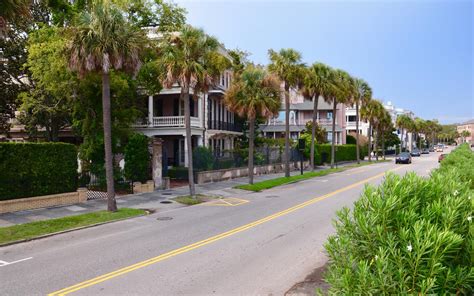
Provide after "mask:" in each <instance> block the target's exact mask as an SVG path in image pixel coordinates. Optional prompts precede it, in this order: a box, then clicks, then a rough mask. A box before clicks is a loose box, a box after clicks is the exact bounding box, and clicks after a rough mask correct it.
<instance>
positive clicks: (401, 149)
mask: <svg viewBox="0 0 474 296" xmlns="http://www.w3.org/2000/svg"><path fill="white" fill-rule="evenodd" d="M400 129H401V130H402V146H401V148H400V152H402V151H403V140H404V139H403V128H400Z"/></svg>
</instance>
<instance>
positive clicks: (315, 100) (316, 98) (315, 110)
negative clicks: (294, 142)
mask: <svg viewBox="0 0 474 296" xmlns="http://www.w3.org/2000/svg"><path fill="white" fill-rule="evenodd" d="M318 101H319V94H316V95H315V96H314V98H313V104H314V106H313V126H312V128H311V150H310V163H311V170H312V171H314V168H315V165H314V142H315V138H316V124H318V123H317V122H316V121H317V119H318Z"/></svg>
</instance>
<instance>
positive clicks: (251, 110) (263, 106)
mask: <svg viewBox="0 0 474 296" xmlns="http://www.w3.org/2000/svg"><path fill="white" fill-rule="evenodd" d="M224 103H225V104H226V106H228V107H229V109H230V110H231V111H233V112H235V113H237V114H238V115H239V116H241V117H243V118H244V117H246V118H247V120H248V122H249V156H248V167H249V184H253V168H254V164H253V161H254V159H253V153H254V139H255V120H256V118H257V117H259V116H261V117H264V118H269V117H272V116H275V115H276V114H278V110H279V109H280V103H281V99H280V81H279V80H278V78H277V77H276V76H275V75H272V74H268V73H267V72H266V71H265V70H264V69H262V68H260V67H254V66H252V65H250V66H247V67H246V68H245V70H244V71H243V72H242V73H240V75H239V76H238V77H237V78H236V79H235V80H234V82H233V83H232V85H231V87H230V88H229V89H228V90H227V92H226V94H225V97H224Z"/></svg>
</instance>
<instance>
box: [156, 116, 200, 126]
mask: <svg viewBox="0 0 474 296" xmlns="http://www.w3.org/2000/svg"><path fill="white" fill-rule="evenodd" d="M151 125H152V127H184V116H159V117H153V120H152V123H151ZM191 127H201V123H200V122H199V118H198V117H192V116H191Z"/></svg>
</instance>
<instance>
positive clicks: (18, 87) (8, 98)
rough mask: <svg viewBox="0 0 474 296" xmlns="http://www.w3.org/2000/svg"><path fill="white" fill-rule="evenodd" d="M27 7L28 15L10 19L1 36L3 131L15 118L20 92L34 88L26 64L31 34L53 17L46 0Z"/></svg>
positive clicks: (0, 117) (0, 111) (0, 114)
mask: <svg viewBox="0 0 474 296" xmlns="http://www.w3.org/2000/svg"><path fill="white" fill-rule="evenodd" d="M2 4H3V2H2ZM5 4H7V3H6V2H5ZM28 7H29V9H30V11H29V13H28V15H25V14H17V15H16V16H15V17H14V18H11V19H9V20H8V23H7V24H6V27H5V28H4V30H3V36H0V59H1V60H2V61H4V62H2V63H0V134H8V133H9V131H10V123H9V121H10V119H11V118H14V114H15V111H16V110H17V108H18V105H19V104H18V95H19V94H20V93H21V92H25V91H29V90H30V89H31V88H32V84H31V83H30V81H31V79H30V75H31V73H30V72H29V70H28V68H27V67H24V64H25V63H26V62H27V57H28V53H27V50H26V47H27V44H28V35H29V34H30V33H31V32H32V31H34V30H36V29H37V28H38V25H39V24H42V23H43V24H47V23H48V22H49V21H50V15H49V11H48V8H47V6H46V5H45V3H44V2H43V1H34V2H32V3H31V5H29V6H28ZM0 11H3V10H2V9H0Z"/></svg>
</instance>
